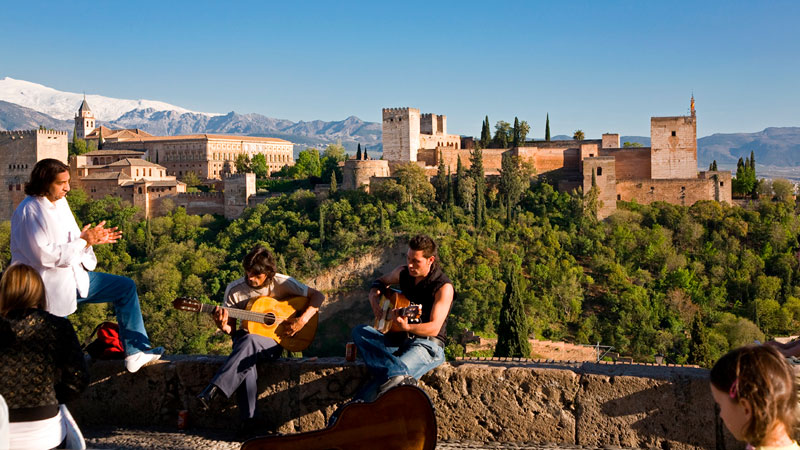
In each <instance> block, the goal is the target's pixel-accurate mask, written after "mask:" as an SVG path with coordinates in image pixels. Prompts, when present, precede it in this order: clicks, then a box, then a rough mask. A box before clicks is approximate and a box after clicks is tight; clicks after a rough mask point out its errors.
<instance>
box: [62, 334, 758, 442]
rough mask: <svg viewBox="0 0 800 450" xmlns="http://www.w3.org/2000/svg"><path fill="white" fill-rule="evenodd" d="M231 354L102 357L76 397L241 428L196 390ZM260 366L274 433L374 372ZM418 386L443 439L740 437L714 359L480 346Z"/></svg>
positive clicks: (75, 409)
mask: <svg viewBox="0 0 800 450" xmlns="http://www.w3.org/2000/svg"><path fill="white" fill-rule="evenodd" d="M342 347H344V346H342ZM342 351H343V352H344V348H342ZM224 359H225V358H224V357H221V356H170V357H168V358H167V359H166V360H164V361H159V362H158V363H156V364H153V365H150V366H147V367H144V368H142V369H141V370H140V371H139V372H138V373H135V374H130V373H128V372H127V371H125V368H124V364H123V362H122V361H100V362H95V363H93V364H92V365H91V366H90V373H91V377H92V381H91V383H90V387H89V388H88V390H87V391H86V392H84V393H83V395H82V396H81V398H80V399H79V400H76V401H75V402H72V403H70V404H69V405H68V406H69V408H70V411H72V413H73V415H74V416H75V418H76V419H77V421H78V424H79V425H81V426H87V427H89V426H103V425H113V426H116V427H123V428H124V427H134V426H135V427H142V426H167V427H175V426H176V422H177V418H178V411H180V410H187V411H188V421H189V426H190V427H199V428H216V429H235V427H236V426H237V425H238V411H236V409H237V408H236V404H235V399H224V398H220V399H215V401H214V403H213V404H212V409H211V410H209V411H207V412H204V411H201V409H200V405H199V403H198V401H197V400H196V398H195V395H196V394H197V393H198V392H200V391H201V390H202V389H203V388H204V387H205V385H206V384H207V383H208V381H209V380H210V379H211V377H212V376H213V375H214V373H215V372H216V370H217V369H218V368H219V367H220V366H221V365H222V363H223V362H224ZM258 371H259V391H260V394H259V401H258V407H259V410H260V413H261V414H262V415H261V417H262V419H261V421H262V422H261V424H260V425H261V427H262V429H263V430H264V432H265V433H267V432H281V433H295V432H301V431H311V430H315V429H320V428H323V427H324V426H325V424H326V423H327V421H328V419H329V418H330V417H331V414H333V411H334V410H335V405H338V404H342V403H343V402H346V401H347V400H349V399H350V398H351V397H352V396H353V395H354V394H355V392H356V391H357V389H358V388H359V386H360V384H361V383H362V382H363V381H364V380H365V377H366V375H367V370H366V368H365V367H364V365H363V364H361V363H360V362H352V363H349V362H345V361H344V359H343V358H320V359H316V358H303V359H292V360H286V359H281V360H278V361H275V362H272V363H263V364H261V365H259V368H258ZM420 386H421V388H422V389H423V390H424V391H425V392H426V393H427V394H428V395H429V397H430V398H431V401H432V403H433V405H434V407H435V410H436V416H437V424H438V436H439V439H443V440H444V439H453V440H472V441H484V442H527V443H541V444H545V443H546V444H566V445H580V446H588V447H590V448H602V447H609V446H611V447H627V448H669V449H701V448H717V449H725V448H737V449H741V448H743V446H742V445H737V444H734V443H733V441H732V439H731V438H730V436H729V435H727V436H726V432H723V431H722V428H723V425H722V422H721V421H720V420H719V419H718V418H717V417H716V415H715V413H714V401H713V399H712V397H711V393H710V392H709V389H708V371H707V370H704V369H699V368H693V367H675V366H655V365H644V364H607V363H602V364H598V363H575V362H573V363H568V362H565V363H545V362H544V361H529V360H512V359H511V358H498V359H494V360H486V359H483V358H481V359H480V360H460V361H453V362H451V363H446V364H444V365H442V366H440V367H438V368H437V369H435V370H433V371H432V372H431V373H429V374H427V375H426V376H424V377H423V378H422V380H421V383H420ZM112 405H126V407H125V408H115V407H112ZM718 436H720V437H718Z"/></svg>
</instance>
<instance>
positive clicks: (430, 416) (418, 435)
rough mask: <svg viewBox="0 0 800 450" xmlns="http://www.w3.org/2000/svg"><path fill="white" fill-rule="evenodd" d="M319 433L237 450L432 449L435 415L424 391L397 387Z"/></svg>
mask: <svg viewBox="0 0 800 450" xmlns="http://www.w3.org/2000/svg"><path fill="white" fill-rule="evenodd" d="M331 421H332V423H331V424H330V425H329V426H328V427H327V428H324V429H322V430H317V431H309V432H306V433H299V434H290V435H283V436H264V437H257V438H253V439H250V440H248V441H245V443H244V444H242V447H241V450H267V449H281V450H375V449H381V450H434V449H435V448H436V432H437V431H436V414H435V412H434V410H433V404H431V400H430V399H429V398H428V396H427V394H425V392H424V391H423V390H422V389H420V388H418V387H416V386H409V385H403V386H397V387H395V388H392V389H389V390H388V391H386V393H385V394H383V395H381V396H380V397H378V398H377V399H375V401H374V402H372V403H364V402H353V403H348V404H346V405H344V406H343V407H342V408H341V409H339V410H338V411H336V412H335V413H334V416H333V418H332V419H331Z"/></svg>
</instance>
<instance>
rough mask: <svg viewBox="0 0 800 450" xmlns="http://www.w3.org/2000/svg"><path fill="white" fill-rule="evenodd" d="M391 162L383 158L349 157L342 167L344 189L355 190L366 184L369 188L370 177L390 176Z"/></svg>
mask: <svg viewBox="0 0 800 450" xmlns="http://www.w3.org/2000/svg"><path fill="white" fill-rule="evenodd" d="M388 176H389V162H388V161H386V160H382V159H367V160H359V159H348V160H346V161H345V162H344V167H342V189H344V190H350V191H355V190H357V189H359V188H361V186H363V185H366V186H367V187H368V189H369V185H370V178H372V177H388Z"/></svg>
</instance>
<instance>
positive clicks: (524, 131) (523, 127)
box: [519, 120, 531, 146]
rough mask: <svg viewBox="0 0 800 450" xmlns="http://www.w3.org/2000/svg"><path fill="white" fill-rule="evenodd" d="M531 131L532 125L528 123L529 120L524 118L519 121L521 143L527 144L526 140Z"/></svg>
mask: <svg viewBox="0 0 800 450" xmlns="http://www.w3.org/2000/svg"><path fill="white" fill-rule="evenodd" d="M530 132H531V126H530V125H528V122H526V121H524V120H523V121H522V122H520V123H519V145H522V146H524V145H525V141H526V140H527V139H528V133H530Z"/></svg>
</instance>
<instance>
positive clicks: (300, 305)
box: [172, 296, 319, 352]
mask: <svg viewBox="0 0 800 450" xmlns="http://www.w3.org/2000/svg"><path fill="white" fill-rule="evenodd" d="M306 305H308V298H307V297H292V298H289V299H286V300H275V299H274V298H271V297H267V296H263V297H254V298H251V299H250V300H249V301H248V302H247V309H238V308H227V310H228V317H230V318H233V319H240V320H243V321H244V322H243V323H242V326H243V327H244V329H246V330H247V331H248V332H250V333H254V334H258V335H261V336H265V337H268V338H272V339H275V341H276V342H277V343H278V344H280V346H281V347H283V348H285V349H286V350H289V351H290V352H300V351H303V350H305V349H307V348H308V346H309V345H311V341H312V340H314V335H315V334H316V333H317V323H318V322H319V314H314V316H313V317H311V319H310V320H309V321H308V323H306V325H305V326H304V327H303V328H302V329H301V330H300V331H298V332H297V333H296V334H295V335H294V336H287V335H286V329H287V326H286V323H285V322H286V319H290V318H293V317H296V316H298V315H299V313H300V312H302V311H304V310H305V308H306ZM172 306H174V307H175V308H176V309H179V310H181V311H190V312H197V313H201V312H204V313H209V314H211V313H213V312H214V308H215V306H214V305H209V304H205V303H200V302H199V301H198V300H197V299H194V298H189V297H178V298H176V299H175V300H173V301H172Z"/></svg>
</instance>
